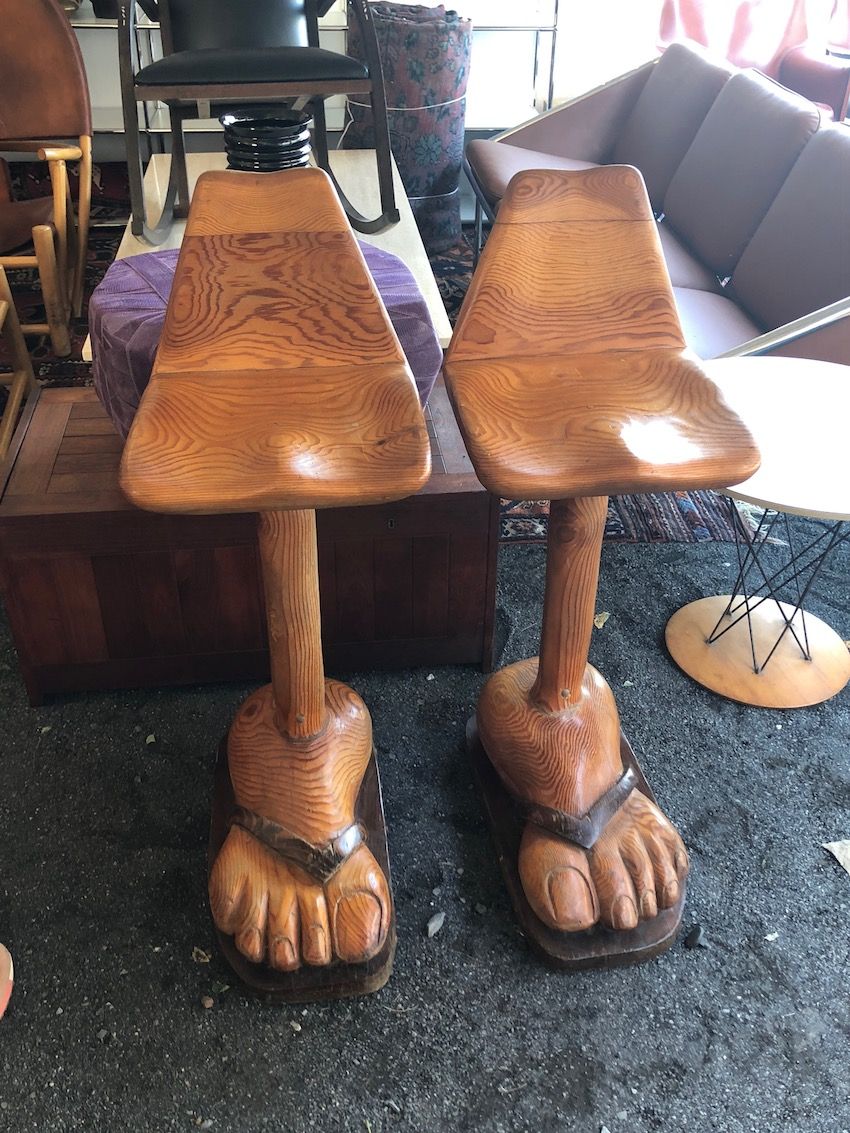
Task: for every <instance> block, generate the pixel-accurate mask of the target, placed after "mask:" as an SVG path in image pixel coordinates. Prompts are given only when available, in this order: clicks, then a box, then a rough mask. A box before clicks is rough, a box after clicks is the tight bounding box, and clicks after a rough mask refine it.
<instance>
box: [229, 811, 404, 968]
mask: <svg viewBox="0 0 850 1133" xmlns="http://www.w3.org/2000/svg"><path fill="white" fill-rule="evenodd" d="M209 885H210V906H211V908H212V915H213V920H214V921H215V923H216V926H217V927H218V928H219V930H220V931H221V932H223V933H227V934H228V935H232V936H233V938H234V942H235V944H236V947H237V948H238V949H239V951H240V952H241V953H242V955H243V956H245V957H246V958H247V959H248V960H251V961H252V962H253V963H255V964H260V963H263V962H265V963H266V964H268V966H269V967H271V968H275V969H277V970H278V971H282V972H291V971H294V970H295V969H296V968H299V967H301V965H302V964H310V965H314V966H321V965H324V964H330V963H332V962H333V961H334V960H335V959H338V960H342V961H345V962H348V963H362V962H363V961H365V960H368V959H369V958H370V957H372V956H374V955H375V954H376V953H377V952H378V951H380V949H381V947H382V946H383V943H384V941H385V939H386V936H387V931H388V928H389V921H390V896H389V889H388V887H387V883H386V879H385V878H384V875H383V873H382V872H381V869H380V867H379V866H378V863H377V862H376V861H375V859H374V857H373V856H372V854H371V852H370V851H369V850H368V849H367V848H366V847H365V846H360V847H359V848H358V849H357V850H356V851H355V852H354V853H353V854H352V855H351V857H350V858H348V859H347V860H346V861H345V862H344V863H343V864H342V865H341V866H340V868H339V869H338V870H337V871H336V873H335V874H334V875H333V877H331V878H330V880H329V881H327V882H326V883H325V885H324V886H322V885H320V884H319V883H318V882H317V881H316V880H315V879H313V878H312V877H310V875H309V874H307V873H305V872H304V871H303V870H301V869H299V868H298V867H297V866H294V865H293V866H289V865H287V864H285V863H284V862H283V861H282V860H281V859H280V858H279V857H278V856H277V854H275V853H274V852H273V851H271V850H269V849H268V848H267V847H266V846H264V845H262V843H260V842H258V841H257V839H256V838H254V837H253V836H252V835H251V834H249V833H248V832H247V831H246V830H243V829H242V828H241V827H239V826H234V827H232V828H231V829H230V831H229V832H228V835H227V838H226V839H225V842H224V844H223V845H222V847H221V850H220V851H219V854H218V857H217V858H216V860H215V864H214V865H213V868H212V870H211V872H210V883H209Z"/></svg>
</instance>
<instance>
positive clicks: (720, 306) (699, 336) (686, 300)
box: [673, 287, 764, 358]
mask: <svg viewBox="0 0 850 1133" xmlns="http://www.w3.org/2000/svg"><path fill="white" fill-rule="evenodd" d="M673 297H674V299H675V300H676V307H677V308H678V311H679V322H680V323H681V325H682V333H683V334H684V336H685V341H686V342H687V344H688V346H689V347H690V348H691V350H693V351H694V353H696V354H698V355H699V357H700V358H716V357H717V355H718V354H723V353H725V351H727V350H731V349H732V348H733V347H735V346H740V345H741V344H742V343H743V342H749V340H750V339H751V338H756V337H758V335H760V334H763V333H764V329H763V328H762V327H760V326H758V325H757V324H756V323H754V322H753V320H752V319H751V318H750V317H749V315H747V314H746V312H744V311H742V310H741V308H740V307H737V306H736V305H735V303H733V302H732V300H731V299H729V298H728V297H727V296H726V295H715V294H713V293H712V292H710V291H696V290H694V289H693V288H690V287H674V288H673Z"/></svg>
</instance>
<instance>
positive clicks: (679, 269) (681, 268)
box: [658, 222, 723, 294]
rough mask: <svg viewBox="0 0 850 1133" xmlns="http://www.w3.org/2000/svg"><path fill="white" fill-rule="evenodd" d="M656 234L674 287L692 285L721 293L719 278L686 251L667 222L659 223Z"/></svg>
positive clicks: (702, 289) (698, 288)
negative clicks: (659, 239)
mask: <svg viewBox="0 0 850 1133" xmlns="http://www.w3.org/2000/svg"><path fill="white" fill-rule="evenodd" d="M658 235H659V236H660V237H661V247H662V249H663V251H664V260H665V262H666V264H667V271H668V273H669V275H670V282H671V283H672V284H673V286H674V287H693V288H695V289H696V290H697V291H715V292H717V293H718V294H721V293H722V290H723V289H722V288H721V286H720V280H719V279H718V278H717V276H716V275H715V274H714V272H712V271H711V270H710V269H709V268H707V267H706V266H705V265H704V264H701V263H700V262H699V260H698V259H697V258H696V256H695V255H694V254H693V253H692V252H690V251H688V249H687V248H686V247H685V245H684V244H683V243H682V241H681V240H680V239H679V237H678V236H677V235H676V233H675V232H674V231H673V229H672V228H671V227H670V226H669V224H664V223H663V222H662V223H661V224H659V226H658Z"/></svg>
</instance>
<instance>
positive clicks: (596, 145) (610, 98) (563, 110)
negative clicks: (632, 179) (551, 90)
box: [493, 59, 657, 162]
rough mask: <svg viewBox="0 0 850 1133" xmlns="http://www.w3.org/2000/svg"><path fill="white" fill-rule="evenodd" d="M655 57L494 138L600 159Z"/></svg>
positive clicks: (554, 152) (585, 158)
mask: <svg viewBox="0 0 850 1133" xmlns="http://www.w3.org/2000/svg"><path fill="white" fill-rule="evenodd" d="M656 62H657V60H655V59H652V60H650V61H649V62H647V63H644V64H643V65H642V66H640V67H637V68H636V69H635V70H634V71H628V72H627V73H626V74H625V75H618V76H617V78H615V79H611V80H610V81H609V82H607V83H603V84H602V86H599V87H595V88H594V89H593V90H591V91H588V92H587V93H586V94H580V95H578V96H577V97H576V98H572V99H570V100H569V101H567V102H564V103H562V104H561V105H560V106H556V107H555V109H554V110H549V111H547V112H546V113H545V114H539V115H537V116H536V117H535V118H532V119H530V120H529V121H528V122H523V123H522V124H521V125H519V126H514V127H513V128H512V129H510V130H505V131H504V132H503V133H501V134H497V135H496V137H495V138H494V139H493V140H494V141H498V142H505V143H506V144H508V145H513V146H520V147H521V148H523V149H530V150H540V151H542V152H544V153H552V154H555V155H557V156H559V157H571V158H576V159H578V160H580V161H593V162H602V161H603V159H604V158H605V156H606V155H607V154H608V153H609V152H610V150H611V149H612V148H613V146H614V143H615V142H616V140H617V138H618V137H619V134H620V131H621V130H622V128H623V124H624V123H625V121H626V119H627V118H628V116H629V114H630V113H631V111H632V109H633V107H634V104H635V102H636V101H637V99H638V96H639V95H640V92H641V91H642V90H643V87H644V84H645V83H646V81H647V79H648V78H649V75H650V73H651V71H652V68H653V67H654V66H655V64H656Z"/></svg>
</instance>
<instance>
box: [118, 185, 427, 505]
mask: <svg viewBox="0 0 850 1133" xmlns="http://www.w3.org/2000/svg"><path fill="white" fill-rule="evenodd" d="M234 182H235V184H234ZM329 185H330V182H329V178H328V177H327V175H326V174H325V173H323V172H322V171H320V170H317V169H305V170H293V171H289V172H285V173H281V174H256V175H252V174H239V175H238V176H236V177H234V176H233V175H232V174H229V173H207V174H204V175H203V176H202V178H201V179H200V180H199V182H198V186H197V189H196V193H195V200H194V202H193V205H192V210H191V214H190V218H189V222H188V225H187V229H186V236H185V239H184V241H183V246H182V248H181V253H180V260H179V263H178V267H177V274H176V276H175V281H174V288H173V291H172V295H171V300H170V302H169V307H168V314H167V317H166V322H165V326H164V329H163V337H162V342H161V344H160V347H159V351H158V354H157V359H156V364H155V366H154V370H153V373H152V375H151V381H150V385H149V387H148V389H147V390H146V392H145V395H144V398H143V400H142V403H141V405H140V407H139V411H138V414H137V416H136V419H135V421H134V424H133V429H132V431H131V433H130V436H129V438H128V443H127V447H126V449H125V453H124V462H123V472H122V484H123V486H124V489H125V491H126V492H127V494H128V496H129V497H130V498H131V499H132V500H133V502H134V503H136V504H138V506H139V507H145V508H149V509H150V510H153V511H166V512H175V511H177V512H180V511H185V512H227V511H248V510H262V509H266V508H305V507H306V508H314V507H333V506H339V505H342V504H346V505H352V504H368V503H379V502H384V501H387V500H391V499H400V498H402V497H404V496H406V495H409V494H410V493H411V492H414V491H416V490H417V488H419V487H420V486H421V485H422V484H423V483H424V481H425V480H426V479H427V476H428V447H427V444H426V443H425V441H424V440H423V438H424V437H425V426H424V422H423V418H422V412H421V409H420V406H419V401H418V397H417V396H416V390H415V386H414V384H413V378H412V375H411V374H410V371H409V368H408V366H407V362H406V360H405V357H404V354H403V352H402V350H401V347H400V346H399V344H398V340H397V338H396V336H395V334H394V332H393V329H392V326H391V325H390V323H389V321H388V319H387V315H386V311H385V310H384V306H383V303H382V302H381V300H380V296H379V294H378V291H377V289H376V287H375V284H374V281H373V280H372V277H371V276H370V275H369V272H368V271H367V269H366V266H365V262H364V260H363V256H362V254H361V252H360V250H359V248H358V246H357V243H356V241H355V240H353V238H352V236H351V229H350V227H349V226H348V223H347V221H346V219H345V214H344V212H343V211H342V208H341V207H340V205H339V203H338V201H337V199H336V197H335V196H334V195H332V194H330V195H329V194H328V188H329Z"/></svg>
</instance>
